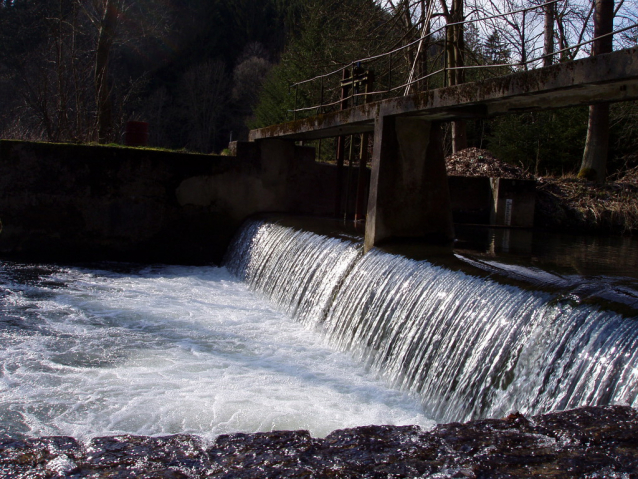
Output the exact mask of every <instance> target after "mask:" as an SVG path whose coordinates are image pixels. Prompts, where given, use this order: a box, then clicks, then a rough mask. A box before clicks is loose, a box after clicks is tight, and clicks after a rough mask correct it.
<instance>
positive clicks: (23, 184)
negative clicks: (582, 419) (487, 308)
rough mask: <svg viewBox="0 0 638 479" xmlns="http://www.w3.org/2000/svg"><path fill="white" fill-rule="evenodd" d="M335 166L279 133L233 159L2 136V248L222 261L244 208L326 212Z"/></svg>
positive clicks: (26, 253)
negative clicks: (280, 137) (278, 137)
mask: <svg viewBox="0 0 638 479" xmlns="http://www.w3.org/2000/svg"><path fill="white" fill-rule="evenodd" d="M335 170H336V168H335V167H332V166H330V165H325V164H319V163H316V162H315V161H314V150H312V149H308V148H303V147H296V146H294V145H293V144H292V143H289V142H283V141H278V140H274V141H266V142H262V143H261V146H260V147H257V145H255V144H253V147H252V148H248V149H246V148H245V149H244V151H240V152H239V155H238V156H213V155H195V154H186V153H175V152H165V151H157V150H147V149H131V148H119V147H102V146H99V147H98V146H81V145H69V144H47V143H30V142H21V141H0V220H1V221H2V227H3V229H2V233H1V234H0V253H1V254H5V255H7V254H10V255H16V256H22V257H31V258H35V259H43V260H105V259H106V260H123V261H139V262H164V263H186V264H189V263H190V264H201V263H206V262H211V261H212V262H219V261H220V260H221V258H222V256H223V254H224V252H225V251H226V248H227V246H228V243H229V242H230V240H231V238H232V236H233V234H234V233H235V231H236V230H237V229H238V228H239V226H240V224H241V223H242V222H243V221H244V219H245V218H246V217H247V216H249V215H252V214H256V213H261V212H286V213H294V214H305V215H328V214H331V213H332V212H333V211H334V204H333V202H332V195H326V194H325V192H326V191H330V192H332V191H333V189H334V186H333V185H334V184H335V183H334V182H335V175H336V171H335Z"/></svg>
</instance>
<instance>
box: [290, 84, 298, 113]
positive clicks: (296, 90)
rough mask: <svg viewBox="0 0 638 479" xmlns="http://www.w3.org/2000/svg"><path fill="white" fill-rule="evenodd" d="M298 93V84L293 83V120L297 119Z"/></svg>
mask: <svg viewBox="0 0 638 479" xmlns="http://www.w3.org/2000/svg"><path fill="white" fill-rule="evenodd" d="M298 94H299V84H298V83H297V84H296V85H295V109H294V110H293V117H292V119H293V121H295V120H297V95H298Z"/></svg>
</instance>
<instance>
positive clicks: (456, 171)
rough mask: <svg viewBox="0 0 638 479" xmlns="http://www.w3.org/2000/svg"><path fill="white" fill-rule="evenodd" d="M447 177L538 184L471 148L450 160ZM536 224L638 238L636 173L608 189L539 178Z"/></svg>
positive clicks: (616, 180) (576, 180)
mask: <svg viewBox="0 0 638 479" xmlns="http://www.w3.org/2000/svg"><path fill="white" fill-rule="evenodd" d="M446 161H447V171H448V175H456V176H487V177H501V178H514V179H534V178H535V177H534V176H533V175H532V174H530V173H529V172H527V171H524V170H522V169H521V168H518V167H516V166H513V165H510V164H507V163H505V162H503V161H500V160H498V159H497V158H495V157H494V155H492V154H491V153H490V152H489V151H487V150H481V149H478V148H468V149H466V150H463V151H461V152H460V153H458V154H456V155H452V156H450V157H448V158H447V160H446ZM535 179H536V181H537V203H536V214H535V218H534V225H535V226H536V227H539V228H545V229H550V230H556V231H569V232H580V233H600V234H609V233H612V234H632V233H638V168H634V169H633V170H630V171H629V172H626V173H625V174H623V175H616V176H614V177H610V178H609V180H608V181H607V183H605V184H604V185H598V184H596V183H593V182H590V181H586V180H583V179H579V178H576V177H575V176H565V177H539V178H535Z"/></svg>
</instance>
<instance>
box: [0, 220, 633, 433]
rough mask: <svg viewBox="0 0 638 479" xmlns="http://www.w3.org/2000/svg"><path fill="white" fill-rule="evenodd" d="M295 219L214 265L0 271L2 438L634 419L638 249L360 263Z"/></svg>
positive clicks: (485, 247)
mask: <svg viewBox="0 0 638 479" xmlns="http://www.w3.org/2000/svg"><path fill="white" fill-rule="evenodd" d="M283 223H285V222H281V221H280V222H262V221H254V222H250V223H248V224H247V225H246V226H245V228H244V229H243V230H242V232H241V234H240V235H239V236H238V238H237V240H236V241H235V243H234V244H233V245H232V246H231V248H230V250H229V254H228V258H227V267H220V268H218V267H180V266H163V265H154V266H140V265H130V264H116V263H109V264H99V265H92V266H86V265H85V266H59V265H34V264H22V263H16V262H8V261H5V262H2V263H0V434H3V433H4V434H10V435H13V436H24V437H29V436H42V435H71V436H74V437H78V438H81V439H86V438H89V437H94V436H103V435H112V434H125V433H130V434H140V435H162V434H174V433H192V434H197V435H200V436H203V437H204V438H213V437H215V436H217V435H219V434H223V433H229V432H256V431H270V430H278V429H308V430H310V432H311V434H312V435H314V436H324V435H326V434H327V433H329V432H331V431H333V430H335V429H339V428H344V427H354V426H358V425H367V424H418V425H421V426H423V427H426V428H427V427H431V426H432V425H433V424H434V421H461V420H469V419H474V418H480V417H500V416H503V415H504V414H507V413H508V412H511V411H514V410H518V411H521V412H523V413H525V414H535V413H542V412H547V411H550V410H557V409H566V408H571V407H576V406H580V405H588V404H589V405H601V404H619V403H620V404H631V405H634V406H635V405H636V404H638V322H637V321H636V302H637V299H638V293H637V291H638V287H637V285H638V281H637V280H636V277H635V276H636V267H635V266H633V265H634V262H635V261H636V258H638V254H637V252H638V248H636V247H635V243H631V242H629V243H627V244H626V245H625V243H622V244H621V246H618V245H616V244H612V245H606V244H603V246H602V250H601V251H598V252H597V250H596V248H598V246H595V245H593V244H589V243H582V241H581V243H578V242H576V243H573V244H572V243H570V242H569V241H567V240H561V241H559V242H558V243H556V244H557V245H558V246H555V247H553V248H548V247H547V245H548V244H549V243H551V241H550V240H549V239H547V238H543V239H542V241H540V242H533V241H531V240H530V241H528V238H526V237H525V235H524V233H521V232H517V233H511V234H506V232H505V231H488V232H483V233H477V232H476V231H471V232H470V233H469V234H467V235H466V237H467V238H471V239H473V241H469V240H462V239H461V240H459V241H458V243H457V250H456V251H455V252H454V254H452V252H449V254H448V253H441V252H437V251H436V250H433V249H429V250H428V251H427V252H425V253H424V252H423V251H421V250H419V251H417V250H412V251H411V252H410V253H409V254H407V253H406V252H407V251H409V250H410V247H409V246H406V245H403V246H402V247H401V248H400V249H401V250H402V252H401V254H396V251H391V248H390V249H386V250H374V251H373V252H371V253H369V254H367V255H363V254H362V245H361V238H360V237H358V236H356V234H354V235H353V234H352V233H343V232H337V233H334V232H332V233H330V234H323V233H325V232H322V231H319V232H310V231H307V230H306V228H302V229H300V228H298V227H291V226H287V225H285V224H283ZM328 230H330V231H331V227H328V228H327V230H326V231H328ZM520 234H523V237H522V238H514V236H516V235H520ZM482 235H483V236H482ZM460 236H461V237H462V236H463V235H462V234H461V235H460ZM474 240H477V241H474ZM470 243H472V244H470ZM574 244H575V245H576V246H574ZM539 245H540V246H539ZM560 245H562V246H560ZM622 245H625V246H622ZM572 250H573V251H572ZM415 251H416V252H415ZM569 251H572V254H571V256H572V257H576V258H580V259H573V258H572V259H565V258H567V257H568V256H570V255H569V254H567V253H566V252H569ZM618 251H620V252H621V253H620V256H618V257H614V258H608V256H609V255H610V254H611V253H612V252H618ZM583 255H585V256H587V255H588V256H589V258H587V257H585V258H583ZM422 256H425V257H427V258H428V259H423V258H422ZM593 257H597V258H599V263H600V264H598V265H597V266H596V265H595V264H594V263H595V262H592V261H590V259H591V258H593ZM605 258H607V259H605ZM592 264H594V266H592ZM587 268H589V269H587Z"/></svg>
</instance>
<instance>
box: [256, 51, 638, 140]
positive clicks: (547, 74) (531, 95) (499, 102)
mask: <svg viewBox="0 0 638 479" xmlns="http://www.w3.org/2000/svg"><path fill="white" fill-rule="evenodd" d="M635 99H638V48H630V49H626V50H619V51H615V52H612V53H607V54H604V55H598V56H593V57H587V58H583V59H580V60H576V61H573V62H568V63H559V64H556V65H552V66H550V67H545V68H539V69H536V70H529V71H524V72H519V73H514V74H511V75H507V76H502V77H496V78H491V79H488V80H483V81H480V82H473V83H464V84H462V85H457V86H451V87H446V88H439V89H437V90H430V91H427V92H422V93H415V94H412V95H410V96H406V97H399V98H391V99H386V100H380V101H376V102H373V103H368V104H365V105H359V106H355V107H352V108H349V109H347V110H343V111H335V112H331V113H325V114H322V115H316V116H313V117H310V118H307V119H302V120H296V121H291V122H288V123H283V124H280V125H274V126H269V127H266V128H261V129H258V130H253V131H251V132H250V137H249V139H250V140H251V141H254V140H261V139H266V138H282V139H291V140H311V139H319V138H329V137H335V136H340V135H350V134H356V133H365V132H372V131H374V121H375V119H376V118H378V117H379V116H386V115H406V116H415V117H419V118H422V119H425V120H428V121H452V120H457V119H473V118H490V117H493V116H497V115H503V114H507V113H520V112H523V111H531V110H542V109H548V108H562V107H567V106H575V105H590V104H592V103H597V102H598V103H599V102H617V101H626V100H635Z"/></svg>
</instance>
